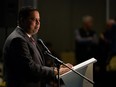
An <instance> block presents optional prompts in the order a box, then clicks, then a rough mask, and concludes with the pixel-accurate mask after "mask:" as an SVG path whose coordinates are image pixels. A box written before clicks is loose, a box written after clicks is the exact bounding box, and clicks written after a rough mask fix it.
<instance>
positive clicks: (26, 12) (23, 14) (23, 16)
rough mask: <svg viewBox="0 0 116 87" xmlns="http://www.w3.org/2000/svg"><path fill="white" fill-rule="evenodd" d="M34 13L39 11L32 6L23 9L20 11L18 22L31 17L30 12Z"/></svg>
mask: <svg viewBox="0 0 116 87" xmlns="http://www.w3.org/2000/svg"><path fill="white" fill-rule="evenodd" d="M32 11H38V10H37V9H36V8H33V7H31V6H26V7H22V8H21V9H20V11H19V15H18V21H19V22H20V21H21V20H23V19H26V18H27V17H29V14H30V12H32Z"/></svg>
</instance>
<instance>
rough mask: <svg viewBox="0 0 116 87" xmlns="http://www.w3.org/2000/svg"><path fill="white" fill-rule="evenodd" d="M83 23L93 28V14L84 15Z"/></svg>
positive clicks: (86, 26) (88, 27)
mask: <svg viewBox="0 0 116 87" xmlns="http://www.w3.org/2000/svg"><path fill="white" fill-rule="evenodd" d="M82 21H83V25H84V27H85V28H87V29H91V28H92V26H93V18H92V16H88V15H87V16H84V17H83V20H82Z"/></svg>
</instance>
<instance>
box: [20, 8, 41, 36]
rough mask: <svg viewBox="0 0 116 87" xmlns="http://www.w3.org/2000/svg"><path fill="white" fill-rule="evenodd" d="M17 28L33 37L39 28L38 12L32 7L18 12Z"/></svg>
mask: <svg viewBox="0 0 116 87" xmlns="http://www.w3.org/2000/svg"><path fill="white" fill-rule="evenodd" d="M18 21H19V26H20V27H21V28H22V29H24V30H25V31H26V33H28V34H30V35H34V34H36V33H37V32H38V30H39V28H40V15H39V11H38V10H37V9H35V8H32V7H23V8H22V9H21V10H20V11H19V18H18Z"/></svg>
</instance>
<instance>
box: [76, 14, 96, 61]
mask: <svg viewBox="0 0 116 87" xmlns="http://www.w3.org/2000/svg"><path fill="white" fill-rule="evenodd" d="M82 21H83V26H82V27H81V28H79V29H76V31H75V47H76V48H75V49H76V50H75V54H76V59H77V63H81V62H84V61H86V60H87V59H89V58H92V57H96V51H97V49H96V47H97V44H98V38H97V34H96V32H95V31H94V30H93V29H92V28H93V17H92V16H84V17H83V20H82Z"/></svg>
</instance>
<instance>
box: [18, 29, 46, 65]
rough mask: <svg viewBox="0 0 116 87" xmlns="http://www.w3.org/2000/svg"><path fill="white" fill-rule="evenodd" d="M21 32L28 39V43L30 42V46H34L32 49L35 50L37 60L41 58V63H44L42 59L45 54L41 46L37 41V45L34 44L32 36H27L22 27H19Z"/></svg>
mask: <svg viewBox="0 0 116 87" xmlns="http://www.w3.org/2000/svg"><path fill="white" fill-rule="evenodd" d="M18 31H19V33H20V34H21V35H22V36H23V37H24V38H25V39H26V41H27V43H28V44H29V46H30V47H31V48H32V50H33V51H34V52H35V54H36V55H38V56H36V58H37V59H36V60H40V62H41V64H42V65H44V64H45V63H44V59H42V58H43V57H44V56H43V54H42V51H41V49H40V48H39V46H38V45H37V42H36V45H34V44H33V43H32V41H31V40H30V38H29V37H28V36H27V34H26V33H25V32H24V31H23V30H22V29H20V28H19V29H18Z"/></svg>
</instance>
